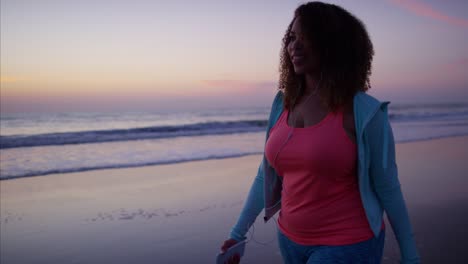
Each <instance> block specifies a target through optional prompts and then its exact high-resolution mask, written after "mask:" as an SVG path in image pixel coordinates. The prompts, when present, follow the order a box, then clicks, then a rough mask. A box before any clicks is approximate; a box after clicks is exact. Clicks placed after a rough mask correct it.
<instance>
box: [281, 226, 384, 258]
mask: <svg viewBox="0 0 468 264" xmlns="http://www.w3.org/2000/svg"><path fill="white" fill-rule="evenodd" d="M384 243H385V229H383V230H381V231H380V234H379V236H378V237H372V238H371V239H369V240H366V241H362V242H359V243H355V244H350V245H344V246H323V245H318V246H304V245H300V244H297V243H295V242H293V241H291V240H290V239H289V238H287V237H286V236H285V235H284V234H283V233H281V231H280V230H279V229H278V244H279V248H280V251H281V255H282V256H283V260H284V263H285V264H314V263H320V264H354V263H359V264H379V263H380V262H381V261H382V253H383V248H384Z"/></svg>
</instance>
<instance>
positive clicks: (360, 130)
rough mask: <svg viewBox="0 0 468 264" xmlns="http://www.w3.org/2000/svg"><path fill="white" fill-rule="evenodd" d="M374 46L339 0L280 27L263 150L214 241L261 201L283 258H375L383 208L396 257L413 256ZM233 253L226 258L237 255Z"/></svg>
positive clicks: (242, 226)
mask: <svg viewBox="0 0 468 264" xmlns="http://www.w3.org/2000/svg"><path fill="white" fill-rule="evenodd" d="M373 55H374V50H373V46H372V42H371V41H370V39H369V36H368V34H367V32H366V29H365V26H364V25H363V24H362V22H361V21H360V20H359V19H357V18H355V17H354V16H353V15H351V14H350V13H349V12H347V11H346V10H344V9H343V8H341V7H338V6H336V5H332V4H325V3H321V2H310V3H306V4H303V5H301V6H299V7H298V8H297V9H296V11H295V14H294V18H293V20H292V21H291V23H290V25H289V27H288V29H287V31H286V35H285V36H284V38H283V49H282V53H281V60H280V61H281V62H280V82H279V91H278V93H277V95H276V97H275V99H274V102H273V105H272V108H271V112H270V117H269V123H268V127H267V134H266V143H265V151H264V153H265V154H264V156H263V160H262V162H261V164H260V167H259V169H258V174H257V176H256V178H255V180H254V182H253V185H252V187H251V189H250V192H249V195H248V197H247V200H246V202H245V204H244V207H243V209H242V212H241V215H240V217H239V219H238V221H237V223H236V225H235V226H234V227H233V228H232V231H231V233H230V235H229V239H228V240H226V241H225V242H224V244H223V245H222V247H221V251H225V250H227V249H228V248H229V247H231V246H232V245H234V244H235V243H237V242H238V241H240V240H242V239H245V238H246V237H245V234H246V233H247V231H248V230H249V228H250V226H251V225H252V224H253V223H254V222H255V219H256V218H257V216H258V215H259V214H260V212H261V211H262V209H265V215H264V221H265V222H267V221H268V220H269V219H270V218H271V217H272V216H273V215H274V214H275V213H276V212H278V211H279V210H280V209H281V211H280V213H279V218H278V223H277V225H278V243H279V247H280V251H281V255H282V257H283V260H284V262H285V263H380V262H381V259H382V252H383V247H384V241H385V240H384V238H385V224H384V220H383V212H384V211H385V212H386V214H387V217H388V219H389V220H390V223H391V225H392V229H393V230H394V233H395V236H396V238H397V240H398V243H399V246H400V252H401V262H402V263H419V262H420V258H419V255H418V252H417V249H416V245H415V241H414V236H413V232H412V227H411V223H410V220H409V216H408V212H407V208H406V205H405V201H404V198H403V195H402V193H401V189H400V183H399V180H398V172H397V165H396V163H395V143H394V139H393V133H392V128H391V126H390V123H389V121H388V114H387V105H388V103H389V102H379V101H378V100H377V99H375V98H373V97H372V96H370V95H368V94H366V93H365V92H366V91H367V90H368V89H369V88H370V83H369V76H370V74H371V64H372V57H373ZM239 261H240V259H239V257H238V256H236V257H234V258H231V259H230V263H238V262H239Z"/></svg>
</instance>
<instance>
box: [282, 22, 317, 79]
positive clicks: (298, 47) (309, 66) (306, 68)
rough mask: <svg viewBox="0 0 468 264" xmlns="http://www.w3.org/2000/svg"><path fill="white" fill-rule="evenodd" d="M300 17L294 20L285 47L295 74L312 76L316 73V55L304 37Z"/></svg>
mask: <svg viewBox="0 0 468 264" xmlns="http://www.w3.org/2000/svg"><path fill="white" fill-rule="evenodd" d="M299 20H300V17H297V18H296V19H294V23H293V25H292V28H291V31H290V33H289V36H288V37H289V44H288V46H287V50H288V54H289V58H290V60H291V62H292V64H293V65H294V71H295V73H296V74H305V73H309V74H313V73H317V72H318V54H317V53H316V52H315V51H314V49H313V46H312V43H310V41H309V40H307V39H306V37H305V36H304V34H303V32H302V30H301V26H300V21H299Z"/></svg>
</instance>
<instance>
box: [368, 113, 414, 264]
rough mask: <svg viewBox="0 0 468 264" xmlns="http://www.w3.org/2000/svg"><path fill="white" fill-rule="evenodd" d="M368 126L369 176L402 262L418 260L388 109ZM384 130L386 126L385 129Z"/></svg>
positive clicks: (407, 263) (406, 263)
mask: <svg viewBox="0 0 468 264" xmlns="http://www.w3.org/2000/svg"><path fill="white" fill-rule="evenodd" d="M369 126H370V127H369V129H370V131H372V133H368V135H367V136H368V137H369V138H368V139H369V143H370V144H371V146H370V151H371V153H370V158H371V161H370V162H371V163H370V171H369V173H370V179H371V181H372V183H373V186H374V188H375V191H376V194H377V197H378V198H379V200H380V203H381V205H382V207H383V209H384V210H385V212H386V214H387V217H388V219H389V221H390V224H391V225H392V229H393V232H394V234H395V237H396V239H397V241H398V244H399V247H400V252H401V263H405V264H409V263H420V256H419V254H418V251H417V248H416V243H415V240H414V233H413V230H412V227H411V223H410V218H409V214H408V210H407V207H406V204H405V200H404V197H403V193H402V191H401V187H400V186H401V185H400V181H399V179H398V167H397V164H396V159H395V141H394V138H393V131H392V127H391V125H390V122H389V121H388V114H387V112H386V111H384V110H382V109H381V110H379V111H378V112H377V114H376V115H375V116H374V118H373V119H372V121H371V122H370V123H369ZM384 129H386V132H385V131H384ZM385 133H386V135H387V136H388V139H387V140H388V142H387V143H388V148H387V155H386V160H384V158H383V156H385V155H382V146H383V145H384V140H385V138H384V137H385ZM384 162H385V163H386V164H384Z"/></svg>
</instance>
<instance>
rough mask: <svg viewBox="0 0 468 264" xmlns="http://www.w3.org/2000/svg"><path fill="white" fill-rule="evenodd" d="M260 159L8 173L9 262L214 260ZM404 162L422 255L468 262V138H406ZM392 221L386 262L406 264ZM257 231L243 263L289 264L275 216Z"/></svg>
mask: <svg viewBox="0 0 468 264" xmlns="http://www.w3.org/2000/svg"><path fill="white" fill-rule="evenodd" d="M260 160H261V156H260V155H251V156H244V157H240V158H229V159H219V160H208V161H196V162H186V163H179V164H171V165H159V166H147V167H137V168H126V169H106V170H94V171H86V172H78V173H67V174H54V175H47V176H39V177H29V178H21V179H14V180H4V181H1V182H0V195H1V196H0V198H1V200H0V205H1V207H0V214H1V217H0V220H1V221H0V223H1V227H0V234H1V241H0V242H1V243H0V262H1V263H2V264H13V263H15V264H16V263H48V264H54V263H214V260H215V258H216V254H217V253H218V252H219V247H220V245H221V243H222V241H224V240H225V239H226V238H227V235H228V234H229V231H230V228H231V227H232V225H233V224H234V223H235V221H236V220H237V216H238V214H239V212H240V210H241V208H242V205H243V202H244V199H245V198H246V195H247V193H248V191H249V188H250V185H251V183H252V181H253V179H254V177H255V175H256V172H257V168H258V165H259V162H260ZM397 164H398V168H399V178H400V182H401V187H402V190H403V193H404V196H405V200H406V202H407V206H408V209H409V213H410V217H411V221H412V224H413V228H414V231H415V236H416V242H417V246H418V248H419V250H420V253H421V256H422V260H423V263H468V252H467V251H466V248H467V244H468V243H467V242H466V237H468V231H467V228H465V225H466V223H468V206H467V205H468V192H467V191H466V190H467V186H468V184H467V183H468V179H467V176H468V175H467V171H468V136H462V137H452V138H443V139H435V140H429V141H420V142H413V143H403V144H397ZM386 226H387V227H388V228H387V233H386V234H387V238H386V244H385V252H384V259H383V263H398V259H399V251H398V245H397V243H396V240H395V238H394V236H393V231H392V230H391V225H390V224H389V223H388V221H387V219H386ZM251 231H252V229H251ZM248 237H250V235H248ZM254 239H255V241H258V242H259V243H256V242H255V241H253V240H251V241H250V242H249V243H248V244H247V247H246V252H245V256H244V258H243V259H242V261H241V263H282V260H281V256H280V253H279V250H278V246H277V241H276V227H275V222H274V221H270V222H268V223H267V224H264V223H263V220H262V219H261V218H260V217H259V218H258V219H257V222H256V224H255V236H254ZM260 243H262V244H264V243H266V245H262V244H260Z"/></svg>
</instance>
